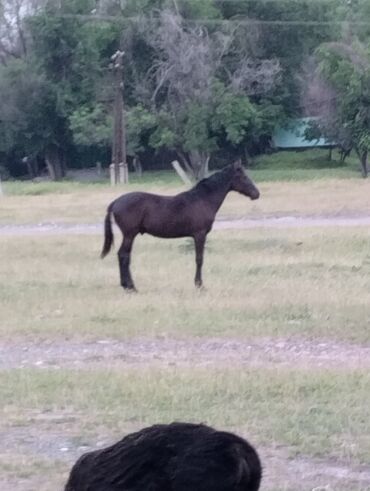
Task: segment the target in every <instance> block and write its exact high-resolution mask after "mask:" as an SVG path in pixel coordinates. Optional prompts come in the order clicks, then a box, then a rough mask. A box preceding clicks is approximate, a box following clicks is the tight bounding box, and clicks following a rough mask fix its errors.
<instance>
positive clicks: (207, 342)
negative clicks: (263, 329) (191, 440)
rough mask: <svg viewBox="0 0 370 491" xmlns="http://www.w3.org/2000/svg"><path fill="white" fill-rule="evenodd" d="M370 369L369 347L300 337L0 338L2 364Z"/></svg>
mask: <svg viewBox="0 0 370 491" xmlns="http://www.w3.org/2000/svg"><path fill="white" fill-rule="evenodd" d="M238 365H240V366H252V367H253V366H256V367H258V366H263V367H274V366H277V365H279V366H287V367H294V368H297V367H298V368H302V369H305V368H306V369H313V368H331V367H333V368H338V369H341V368H343V369H349V368H350V369H352V368H370V346H363V345H361V346H360V345H354V344H345V343H338V342H337V343H334V342H332V341H325V340H322V341H311V340H307V339H298V338H295V339H294V338H258V339H251V340H246V339H237V338H235V339H229V338H207V339H202V338H190V339H189V338H188V339H186V340H181V339H165V338H164V339H163V338H135V339H129V340H127V341H116V340H113V339H102V340H98V341H95V342H76V341H70V342H69V341H61V342H46V341H45V342H42V343H38V344H36V343H32V342H31V343H29V342H24V341H21V342H19V343H9V342H6V343H5V342H0V369H2V370H4V369H5V370H7V369H13V368H23V367H35V368H37V367H38V368H40V369H42V368H44V369H45V368H54V369H58V368H76V369H88V368H93V367H96V366H104V367H118V368H119V367H122V368H123V367H133V368H135V367H145V366H154V367H171V366H184V367H186V366H189V367H195V366H198V367H202V366H220V367H228V366H231V367H233V366H238Z"/></svg>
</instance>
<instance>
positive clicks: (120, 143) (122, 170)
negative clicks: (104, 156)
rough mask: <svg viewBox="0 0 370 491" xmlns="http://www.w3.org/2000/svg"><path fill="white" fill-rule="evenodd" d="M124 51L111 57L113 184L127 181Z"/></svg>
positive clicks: (111, 167) (111, 168)
mask: <svg viewBox="0 0 370 491" xmlns="http://www.w3.org/2000/svg"><path fill="white" fill-rule="evenodd" d="M124 54H125V53H124V51H120V50H118V51H116V53H115V54H114V55H113V56H112V57H111V60H112V62H113V73H114V85H115V96H114V106H113V110H114V128H113V144H112V164H111V166H110V171H111V173H110V174H111V184H112V185H113V186H114V185H116V184H118V183H125V184H127V183H128V166H127V161H126V126H125V120H124V104H123V87H124V81H123V80H124V79H123V56H124Z"/></svg>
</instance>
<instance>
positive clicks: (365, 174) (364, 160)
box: [360, 150, 369, 178]
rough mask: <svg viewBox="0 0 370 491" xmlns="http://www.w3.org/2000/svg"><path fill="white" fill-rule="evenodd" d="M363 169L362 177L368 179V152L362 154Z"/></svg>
mask: <svg viewBox="0 0 370 491" xmlns="http://www.w3.org/2000/svg"><path fill="white" fill-rule="evenodd" d="M360 160H361V167H362V177H364V178H365V177H367V176H368V173H369V171H368V166H367V150H366V151H364V152H362V153H361V157H360Z"/></svg>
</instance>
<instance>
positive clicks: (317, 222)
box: [0, 215, 370, 236]
mask: <svg viewBox="0 0 370 491" xmlns="http://www.w3.org/2000/svg"><path fill="white" fill-rule="evenodd" d="M368 226H370V216H368V215H353V216H352V215H343V216H281V217H263V218H262V217H261V218H253V219H252V218H242V219H228V218H226V217H220V218H219V219H216V221H215V223H214V226H213V229H214V230H227V229H247V228H263V227H266V228H269V227H270V228H302V227H368ZM102 227H103V226H102V224H101V223H93V224H86V223H85V224H84V223H80V224H73V225H71V224H65V223H59V222H47V223H39V224H35V225H0V235H16V236H18V235H33V234H46V235H48V234H49V235H54V234H55V235H56V234H65V233H69V234H87V235H88V234H91V235H95V234H101V233H102Z"/></svg>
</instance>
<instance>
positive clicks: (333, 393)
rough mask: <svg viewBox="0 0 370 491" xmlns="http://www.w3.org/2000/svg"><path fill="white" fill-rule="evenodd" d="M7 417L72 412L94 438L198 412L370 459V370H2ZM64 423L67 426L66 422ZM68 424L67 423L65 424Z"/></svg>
mask: <svg viewBox="0 0 370 491" xmlns="http://www.w3.org/2000/svg"><path fill="white" fill-rule="evenodd" d="M0 382H1V383H0V395H1V400H2V404H3V407H4V408H5V409H6V411H5V413H4V412H3V418H2V420H3V421H4V418H6V417H7V414H9V413H10V414H11V418H16V417H19V416H22V415H23V416H24V415H25V414H27V411H28V412H29V414H30V415H32V412H33V411H34V410H38V411H41V412H42V413H47V412H55V413H60V412H62V411H66V410H67V411H68V412H69V413H70V414H74V415H75V419H76V420H77V421H75V423H76V424H78V425H81V428H80V435H82V437H83V435H84V433H86V440H88V441H89V440H90V439H91V438H92V434H91V432H92V433H95V439H96V438H97V437H99V436H100V435H99V431H101V429H100V428H99V427H95V431H94V425H97V423H99V425H103V426H105V427H106V428H107V430H108V432H109V433H111V434H112V435H113V434H115V435H116V434H117V432H119V433H121V432H122V431H123V430H122V428H125V427H126V428H130V427H132V426H133V425H134V426H136V427H142V426H145V425H149V424H152V422H153V421H156V422H170V421H173V420H178V421H181V420H190V421H194V422H200V421H202V422H206V423H208V424H211V425H215V426H218V427H220V426H221V427H223V428H229V429H234V428H238V429H239V432H241V433H243V434H244V435H246V436H247V437H249V438H250V439H251V440H252V441H254V442H256V443H257V442H258V444H259V446H261V445H271V444H272V445H274V444H277V443H279V444H283V445H286V446H287V447H288V448H289V449H290V453H291V455H295V454H297V453H301V454H306V455H312V456H316V457H326V458H327V457H329V456H330V457H331V458H334V457H335V458H338V459H340V460H341V461H342V462H348V461H351V462H352V463H366V462H369V459H370V435H369V433H368V431H367V430H368V427H367V425H368V418H369V416H370V410H369V408H370V375H369V373H368V372H365V371H353V372H352V371H351V372H348V373H346V374H343V373H341V374H338V373H336V372H335V371H316V372H315V377H312V375H311V374H310V373H309V372H296V371H294V370H291V369H281V370H280V371H279V372H276V371H275V370H263V369H259V370H248V369H243V370H240V369H236V370H231V369H230V370H218V369H213V370H207V369H197V368H195V369H181V370H175V369H171V370H153V369H144V370H140V371H136V370H126V371H125V372H124V373H122V372H120V371H113V370H99V371H94V370H89V371H83V372H81V371H73V370H59V371H42V372H40V371H38V370H15V371H12V372H10V373H2V374H0ZM60 424H62V425H63V422H61V423H60ZM67 424H68V423H67Z"/></svg>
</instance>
